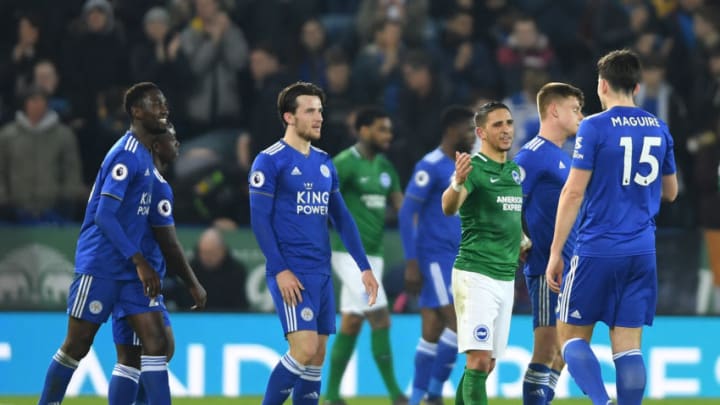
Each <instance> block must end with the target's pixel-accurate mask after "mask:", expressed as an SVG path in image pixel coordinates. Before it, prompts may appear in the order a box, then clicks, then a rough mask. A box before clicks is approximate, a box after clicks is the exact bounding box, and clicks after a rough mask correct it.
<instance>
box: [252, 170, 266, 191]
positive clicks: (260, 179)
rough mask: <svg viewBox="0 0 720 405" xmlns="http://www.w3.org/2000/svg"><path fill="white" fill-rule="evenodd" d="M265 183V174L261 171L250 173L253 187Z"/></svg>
mask: <svg viewBox="0 0 720 405" xmlns="http://www.w3.org/2000/svg"><path fill="white" fill-rule="evenodd" d="M263 184H265V175H264V174H263V172H261V171H254V172H252V173H250V185H251V186H253V187H257V188H259V187H262V186H263Z"/></svg>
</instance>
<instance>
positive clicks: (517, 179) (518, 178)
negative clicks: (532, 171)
mask: <svg viewBox="0 0 720 405" xmlns="http://www.w3.org/2000/svg"><path fill="white" fill-rule="evenodd" d="M511 174H512V178H513V180H515V183H517V184H520V183H522V181H523V178H524V177H525V176H523V175H521V174H520V173H519V172H518V171H517V170H513V171H512V173H511Z"/></svg>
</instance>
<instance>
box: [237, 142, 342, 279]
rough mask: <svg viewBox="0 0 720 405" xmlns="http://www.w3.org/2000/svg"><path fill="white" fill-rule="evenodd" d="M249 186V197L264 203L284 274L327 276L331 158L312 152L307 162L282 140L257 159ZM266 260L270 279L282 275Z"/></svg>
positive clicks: (333, 186)
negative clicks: (287, 271)
mask: <svg viewBox="0 0 720 405" xmlns="http://www.w3.org/2000/svg"><path fill="white" fill-rule="evenodd" d="M249 183H250V193H251V194H261V195H263V196H267V197H269V199H268V200H267V204H272V214H271V227H272V230H273V232H274V235H275V239H276V241H277V245H278V248H279V251H280V254H281V255H282V259H284V262H285V264H287V266H288V268H289V269H290V270H292V272H293V273H315V274H317V273H323V274H327V275H329V274H330V239H329V229H328V220H329V214H330V212H329V203H330V199H331V193H338V192H339V186H338V176H337V172H336V170H335V167H334V166H333V163H332V159H331V158H330V156H329V155H328V154H327V153H325V152H324V151H322V150H320V149H318V148H315V147H310V153H309V155H307V156H306V155H303V154H302V153H300V152H299V151H297V150H296V149H294V148H292V147H291V146H289V145H288V144H287V143H285V141H282V140H281V141H278V142H276V143H275V144H273V145H272V146H270V147H269V148H267V149H265V150H264V151H262V152H260V153H259V154H258V155H257V157H256V158H255V161H254V162H253V165H252V169H251V171H250V176H249ZM251 202H252V199H251ZM267 260H268V272H269V273H271V274H273V273H276V272H278V271H281V270H283V269H274V268H271V266H272V264H271V263H270V262H271V261H272V260H273V258H271V257H268V258H267Z"/></svg>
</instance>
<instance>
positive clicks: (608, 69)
mask: <svg viewBox="0 0 720 405" xmlns="http://www.w3.org/2000/svg"><path fill="white" fill-rule="evenodd" d="M597 67H598V75H600V77H601V78H603V79H605V80H606V81H607V82H608V84H609V85H610V88H612V89H613V90H614V91H618V92H623V93H629V94H632V92H633V91H634V90H635V86H637V84H638V83H640V80H641V76H640V75H641V70H642V64H641V63H640V57H638V55H637V54H636V53H635V52H633V51H631V50H629V49H620V50H615V51H611V52H609V53H608V54H606V55H605V56H603V57H602V58H600V60H599V61H598V63H597Z"/></svg>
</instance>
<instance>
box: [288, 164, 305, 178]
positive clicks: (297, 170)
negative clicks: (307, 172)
mask: <svg viewBox="0 0 720 405" xmlns="http://www.w3.org/2000/svg"><path fill="white" fill-rule="evenodd" d="M301 174H302V172H301V171H300V169H298V167H297V166H295V167H294V168H293V169H292V171H291V172H290V175H291V176H299V175H301Z"/></svg>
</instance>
